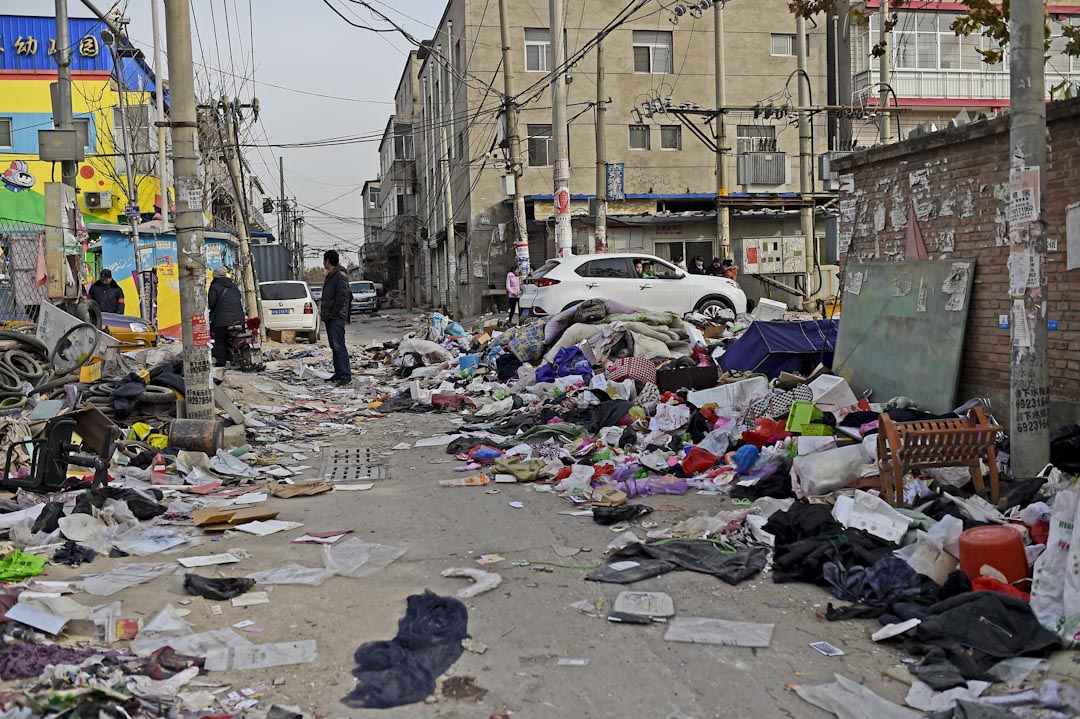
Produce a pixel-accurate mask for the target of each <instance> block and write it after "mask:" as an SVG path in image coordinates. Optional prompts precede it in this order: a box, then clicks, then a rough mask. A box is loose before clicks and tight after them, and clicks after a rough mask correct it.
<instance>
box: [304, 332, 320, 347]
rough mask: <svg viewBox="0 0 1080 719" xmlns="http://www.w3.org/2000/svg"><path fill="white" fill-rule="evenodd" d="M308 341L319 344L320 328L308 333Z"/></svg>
mask: <svg viewBox="0 0 1080 719" xmlns="http://www.w3.org/2000/svg"><path fill="white" fill-rule="evenodd" d="M307 341H308V342H310V343H311V344H317V343H318V341H319V330H314V331H313V332H308V333H307Z"/></svg>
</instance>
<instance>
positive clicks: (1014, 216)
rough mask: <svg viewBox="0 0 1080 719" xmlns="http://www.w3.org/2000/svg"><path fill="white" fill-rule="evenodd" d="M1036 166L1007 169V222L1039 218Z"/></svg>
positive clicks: (1037, 173) (1031, 220)
mask: <svg viewBox="0 0 1080 719" xmlns="http://www.w3.org/2000/svg"><path fill="white" fill-rule="evenodd" d="M1039 174H1040V170H1039V168H1038V167H1016V168H1013V169H1012V170H1010V171H1009V211H1008V220H1009V224H1013V223H1022V222H1035V221H1036V220H1038V219H1039Z"/></svg>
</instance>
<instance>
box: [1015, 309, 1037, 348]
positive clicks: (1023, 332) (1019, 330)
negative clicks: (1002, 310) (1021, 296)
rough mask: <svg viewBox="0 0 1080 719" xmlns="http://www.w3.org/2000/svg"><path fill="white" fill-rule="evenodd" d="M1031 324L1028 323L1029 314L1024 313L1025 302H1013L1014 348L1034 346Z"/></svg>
mask: <svg viewBox="0 0 1080 719" xmlns="http://www.w3.org/2000/svg"><path fill="white" fill-rule="evenodd" d="M1032 339H1033V337H1032V331H1031V322H1029V321H1028V316H1027V312H1025V311H1024V301H1023V300H1013V304H1012V341H1013V347H1030V346H1031V345H1032Z"/></svg>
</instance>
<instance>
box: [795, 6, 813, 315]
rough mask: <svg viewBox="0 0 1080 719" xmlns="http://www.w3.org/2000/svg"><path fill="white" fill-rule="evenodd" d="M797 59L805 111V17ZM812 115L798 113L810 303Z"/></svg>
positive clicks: (798, 26)
mask: <svg viewBox="0 0 1080 719" xmlns="http://www.w3.org/2000/svg"><path fill="white" fill-rule="evenodd" d="M795 55H796V62H797V67H798V69H799V77H798V78H797V80H798V83H799V94H798V99H799V106H800V107H805V106H806V103H807V101H808V98H807V94H808V93H807V86H808V85H809V84H810V78H809V76H808V75H807V74H806V19H805V18H803V16H802V15H796V16H795ZM810 143H811V140H810V115H809V113H807V112H800V113H799V198H800V199H801V200H802V201H803V203H804V204H803V206H802V207H801V208H799V219H800V220H801V222H800V224H801V226H802V234H803V240H804V243H805V245H804V246H805V250H804V252H805V254H806V274H805V275H804V276H803V283H804V284H803V297H804V298H805V299H810V295H811V294H812V293H811V289H810V275H811V273H812V272H813V266H812V265H813V262H814V254H815V253H814V206H813V205H806V204H805V203H806V202H807V200H808V199H810V198H811V197H812V195H813V192H814V185H813V180H812V179H811V175H810V165H811V163H812V162H813V161H814V154H813V153H814V150H813V147H811V145H810Z"/></svg>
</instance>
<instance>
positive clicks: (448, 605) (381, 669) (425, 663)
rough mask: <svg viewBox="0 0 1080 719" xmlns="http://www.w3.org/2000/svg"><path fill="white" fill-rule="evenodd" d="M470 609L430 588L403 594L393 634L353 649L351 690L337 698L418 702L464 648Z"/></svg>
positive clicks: (379, 705) (357, 704)
mask: <svg viewBox="0 0 1080 719" xmlns="http://www.w3.org/2000/svg"><path fill="white" fill-rule="evenodd" d="M468 621H469V612H468V610H467V609H466V608H465V605H464V604H462V603H461V602H459V601H458V600H457V599H454V598H452V597H440V596H438V595H437V594H434V593H432V592H430V591H428V592H424V593H423V594H415V595H413V596H411V597H409V598H408V600H407V608H406V610H405V616H404V617H402V618H401V621H399V622H398V633H397V636H396V637H394V638H393V639H391V640H389V641H381V642H369V643H367V644H364V645H362V646H361V647H360V648H359V649H357V650H356V655H355V659H356V663H357V665H358V666H357V668H356V669H354V670H353V676H355V677H356V678H357V680H358V682H359V683H358V684H357V685H356V688H355V689H353V691H352V692H350V693H349V695H348V696H346V697H345V698H344V699H342V702H343V703H344V704H346V705H347V706H350V707H353V708H357V709H359V708H369V709H386V708H389V707H396V706H402V705H405V704H414V703H416V702H419V701H423V700H424V699H425V698H426V697H428V696H430V695H431V694H432V693H433V692H434V691H435V680H436V679H438V678H439V676H441V675H442V674H443V673H444V672H445V671H446V670H447V669H449V668H450V666H451V665H452V664H453V663H454V662H456V661H457V660H458V658H459V657H460V656H461V655H462V653H463V652H464V651H465V650H464V648H463V647H462V646H461V642H462V640H464V639H465V638H466V637H467V636H468Z"/></svg>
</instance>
